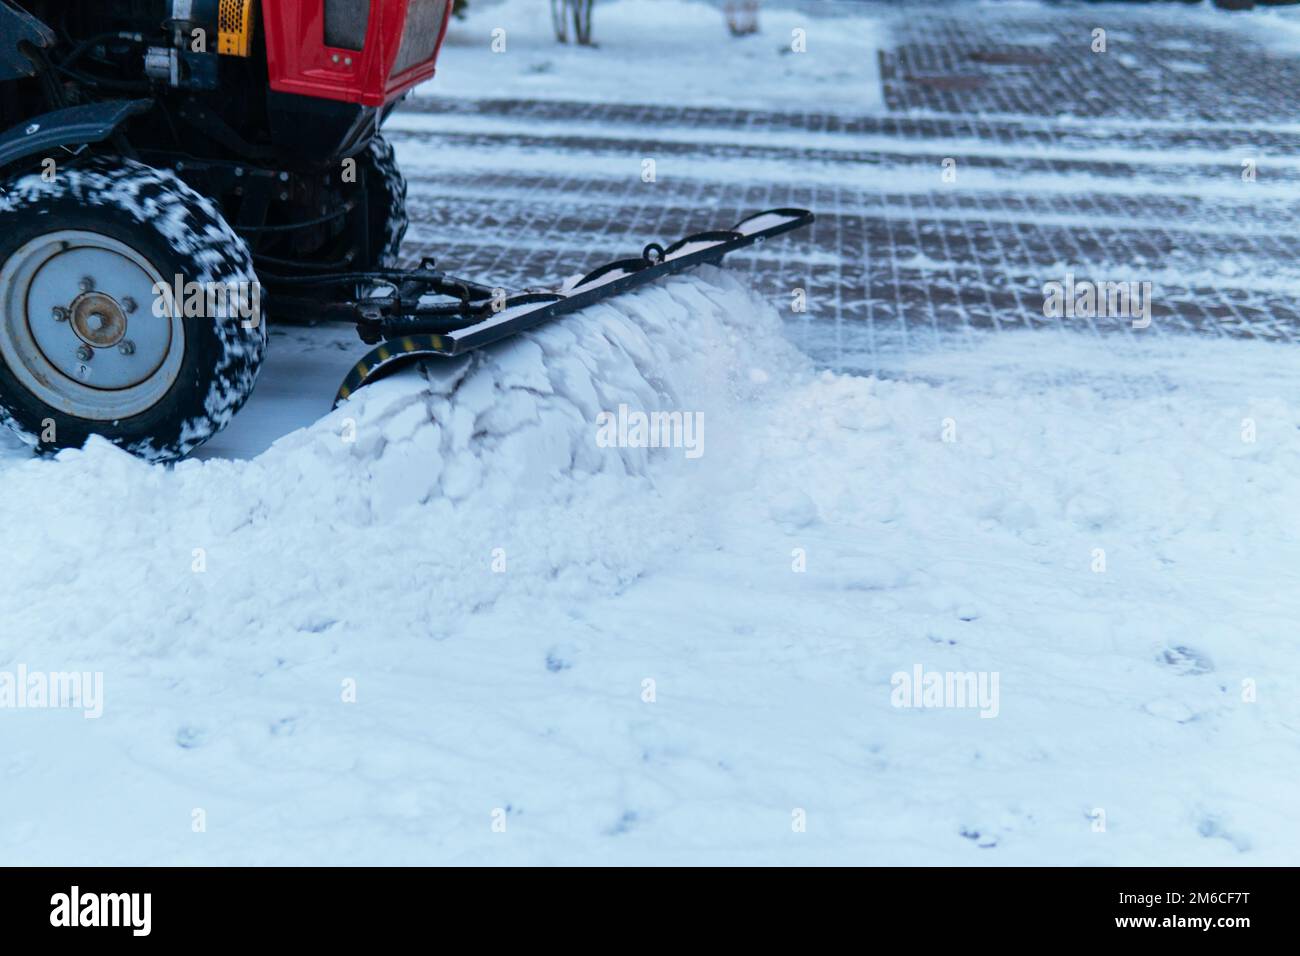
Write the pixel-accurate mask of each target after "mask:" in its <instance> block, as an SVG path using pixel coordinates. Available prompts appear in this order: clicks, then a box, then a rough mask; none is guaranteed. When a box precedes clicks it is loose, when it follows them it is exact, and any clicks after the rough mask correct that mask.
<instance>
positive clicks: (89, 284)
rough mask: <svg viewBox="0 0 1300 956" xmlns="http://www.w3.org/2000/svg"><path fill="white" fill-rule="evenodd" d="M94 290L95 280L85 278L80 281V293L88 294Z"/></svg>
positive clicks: (88, 277)
mask: <svg viewBox="0 0 1300 956" xmlns="http://www.w3.org/2000/svg"><path fill="white" fill-rule="evenodd" d="M94 288H95V280H94V279H93V278H92V277H91V276H86V277H85V278H84V279H82V280H81V291H82V292H90V291H92V290H93V289H94Z"/></svg>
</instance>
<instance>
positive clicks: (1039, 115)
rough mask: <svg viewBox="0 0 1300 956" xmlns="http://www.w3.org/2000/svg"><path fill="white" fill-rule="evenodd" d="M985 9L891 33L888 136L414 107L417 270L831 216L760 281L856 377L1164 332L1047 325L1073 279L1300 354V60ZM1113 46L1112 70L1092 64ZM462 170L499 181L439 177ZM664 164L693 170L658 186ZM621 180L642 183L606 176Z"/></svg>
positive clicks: (1157, 324)
mask: <svg viewBox="0 0 1300 956" xmlns="http://www.w3.org/2000/svg"><path fill="white" fill-rule="evenodd" d="M974 9H975V8H973V7H970V6H966V7H963V6H962V5H960V4H952V5H946V6H942V7H936V8H934V9H933V10H932V11H928V12H924V13H921V12H918V11H917V10H916V8H909V10H908V11H907V14H906V16H904V15H902V14H901V13H900V12H899V11H898V8H891V7H881V8H878V9H874V10H873V12H875V13H878V15H879V16H881V17H882V18H884V19H886V20H888V21H889V28H890V30H889V32H890V36H891V43H890V45H889V46H888V47H887V48H886V49H884V50H882V51H881V54H880V73H881V82H882V84H883V94H884V100H885V103H886V112H883V113H878V114H866V113H864V114H862V115H849V114H843V113H825V112H818V111H816V110H810V109H805V108H802V107H800V106H799V105H798V104H794V103H792V105H791V108H790V109H789V110H787V111H771V110H725V109H716V108H689V107H677V106H672V105H664V104H656V105H628V104H598V103H574V102H554V101H505V100H493V99H484V100H476V101H468V102H463V101H457V102H442V101H438V100H435V99H431V98H422V99H418V100H414V101H412V102H410V103H408V104H407V105H406V106H405V107H404V108H403V112H404V113H405V114H407V115H409V116H418V117H419V118H420V119H421V120H422V121H425V122H432V124H433V127H434V128H433V129H424V128H419V127H414V126H413V127H409V128H408V127H404V126H403V125H402V121H403V119H404V118H405V117H403V116H399V117H397V118H396V126H397V132H395V133H394V134H393V135H394V139H395V140H396V141H397V142H398V143H399V149H405V150H406V152H407V154H409V153H411V152H415V153H416V154H417V155H418V157H419V162H418V163H417V164H416V165H415V168H413V169H412V170H411V178H412V213H413V220H414V224H413V227H412V233H411V242H410V244H409V245H408V254H409V255H410V257H411V259H412V260H413V259H414V258H415V257H416V256H417V255H422V254H427V253H433V254H436V255H437V256H438V257H439V258H440V260H441V261H442V262H443V264H444V265H446V266H448V267H451V268H455V269H456V270H457V271H461V272H463V273H465V274H467V275H474V276H480V277H485V278H490V279H491V280H492V281H498V282H502V283H505V284H510V285H524V284H537V283H543V282H547V281H549V280H552V279H555V278H557V277H559V276H562V275H564V274H566V273H572V272H578V271H582V270H584V269H585V268H589V267H591V266H593V265H597V264H599V263H601V262H603V261H605V260H607V259H610V258H615V257H619V256H622V255H627V254H630V253H634V252H635V251H636V250H639V249H640V247H641V246H642V245H643V244H644V243H645V242H647V241H649V240H651V239H673V238H676V237H678V236H679V235H681V234H682V233H683V232H685V231H690V230H694V229H702V228H709V227H717V226H726V225H729V224H730V223H731V222H732V221H734V220H735V219H737V218H739V217H740V216H741V215H742V214H743V213H744V212H747V211H751V210H755V209H759V208H764V207H770V206H783V205H793V206H806V207H809V208H811V209H814V210H815V211H816V212H817V214H818V217H819V218H818V222H817V223H816V225H815V226H814V227H813V229H812V230H811V232H810V233H808V234H806V235H804V236H802V237H799V238H796V239H792V240H786V241H781V242H775V243H770V244H768V245H767V246H765V247H764V248H763V249H762V250H761V251H760V252H758V253H755V254H745V255H740V256H737V257H735V258H734V261H733V268H736V269H740V270H742V271H746V272H748V273H749V274H750V275H751V276H752V277H753V280H754V282H755V283H756V284H757V285H758V286H759V287H760V288H761V289H762V290H763V291H764V292H765V293H766V294H768V295H769V296H771V298H772V299H773V301H774V302H776V303H777V304H778V305H779V306H781V307H782V308H785V309H786V310H787V311H788V303H789V301H790V290H791V289H793V288H795V287H803V288H806V289H808V293H809V299H810V302H811V305H812V308H811V309H810V311H809V312H808V313H807V314H804V315H791V316H790V322H791V334H792V336H793V337H794V338H795V340H796V341H798V342H800V343H801V344H802V345H803V346H804V347H805V348H806V349H807V350H808V351H809V352H810V353H811V354H813V355H814V357H815V358H817V359H818V360H819V361H821V362H823V363H825V364H827V365H830V366H833V367H842V368H859V369H867V370H873V371H881V370H882V369H887V368H888V367H889V366H890V365H892V364H895V363H896V361H897V359H898V358H899V356H902V355H906V354H907V353H908V352H909V351H910V350H913V349H921V348H928V347H931V346H932V345H934V344H936V343H939V342H941V341H946V340H948V339H950V338H951V337H952V336H953V335H957V336H971V335H974V334H976V333H978V332H980V331H984V330H1005V329H1011V328H1057V329H1064V328H1066V327H1073V328H1079V329H1086V330H1088V331H1089V332H1091V333H1094V334H1104V333H1111V332H1113V333H1116V334H1120V335H1133V334H1138V333H1136V332H1134V331H1133V330H1132V329H1130V328H1129V323H1128V321H1127V320H1126V319H1122V318H1117V319H1111V318H1107V319H1094V320H1086V319H1048V318H1045V317H1044V316H1043V311H1042V304H1043V295H1042V286H1043V283H1044V282H1045V281H1048V280H1053V279H1055V280H1061V279H1063V278H1064V273H1065V272H1066V271H1067V270H1069V271H1073V272H1074V273H1075V274H1076V275H1077V276H1079V277H1080V278H1085V277H1086V278H1096V279H1106V280H1133V281H1139V280H1148V281H1151V282H1152V284H1153V293H1154V304H1153V324H1152V327H1151V328H1150V329H1148V330H1145V331H1143V332H1142V333H1141V334H1144V335H1165V334H1177V333H1193V334H1204V335H1230V336H1246V337H1257V338H1263V339H1271V340H1284V341H1290V340H1291V339H1292V338H1293V337H1295V334H1296V329H1297V318H1300V315H1298V313H1297V304H1296V299H1295V295H1294V290H1296V289H1298V288H1300V268H1298V267H1296V266H1295V265H1293V259H1294V255H1293V249H1294V246H1295V242H1294V240H1293V238H1292V233H1293V231H1294V229H1293V224H1294V222H1295V217H1296V214H1297V211H1298V209H1300V207H1298V206H1297V198H1298V197H1300V192H1297V191H1296V190H1295V188H1294V187H1296V186H1297V185H1300V150H1298V149H1297V147H1298V146H1300V122H1297V116H1298V115H1300V110H1297V109H1295V108H1294V107H1293V105H1292V104H1293V100H1294V97H1293V96H1292V94H1291V91H1292V90H1296V89H1300V83H1297V82H1296V81H1297V80H1300V57H1296V56H1290V55H1284V54H1281V53H1277V52H1270V51H1269V50H1267V49H1265V47H1264V46H1263V45H1262V41H1261V38H1260V36H1259V34H1258V33H1257V32H1253V31H1252V29H1248V28H1246V27H1243V26H1242V25H1241V24H1240V22H1239V21H1233V20H1230V19H1229V18H1228V15H1226V14H1219V13H1217V12H1215V11H1211V10H1199V11H1191V10H1188V8H1183V7H1171V6H1134V7H1115V6H1106V7H1097V8H1088V7H1044V8H1025V7H1010V6H1009V7H1007V8H1001V9H1000V8H997V7H991V6H987V5H985V6H981V7H979V8H978V15H977V16H976V15H972V13H973V11H974ZM1098 25H1101V26H1104V27H1105V28H1106V29H1107V31H1108V37H1107V39H1108V50H1107V52H1106V53H1104V54H1098V53H1093V52H1092V51H1091V50H1090V48H1089V43H1090V40H1091V30H1092V29H1093V27H1095V26H1098ZM440 151H443V152H447V153H448V155H449V156H453V157H454V156H466V155H471V156H477V155H482V156H484V157H486V158H491V159H493V160H494V162H491V163H487V164H485V165H484V167H483V168H479V167H478V166H477V165H475V164H472V163H471V164H468V165H467V164H464V163H461V164H459V165H458V164H457V163H456V162H454V161H453V160H451V159H449V160H448V162H447V165H445V166H440V165H439V159H438V157H439V154H440ZM643 156H653V157H656V158H657V161H659V162H660V164H661V167H662V168H663V169H665V170H666V172H665V174H664V175H663V176H661V177H660V178H659V179H658V181H657V182H655V183H654V184H646V183H643V182H641V180H640V177H639V175H637V173H639V157H643ZM947 157H952V158H955V159H956V163H957V166H956V170H957V179H956V182H944V181H943V179H942V176H941V171H942V163H943V160H944V159H945V158H947ZM1247 158H1254V159H1255V160H1256V161H1257V163H1258V166H1257V179H1256V181H1255V182H1254V183H1246V182H1243V181H1242V177H1241V171H1242V167H1241V163H1242V161H1243V159H1247ZM620 162H625V163H626V168H627V175H625V176H624V175H615V176H610V175H608V174H604V173H602V174H595V173H593V172H592V171H591V170H593V169H594V168H596V167H597V166H600V168H601V169H606V168H608V167H609V166H610V165H611V164H612V165H614V166H618V164H619V163H620ZM668 170H671V174H670V173H668V172H667V171H668Z"/></svg>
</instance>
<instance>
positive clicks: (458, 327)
mask: <svg viewBox="0 0 1300 956" xmlns="http://www.w3.org/2000/svg"><path fill="white" fill-rule="evenodd" d="M812 221H813V214H812V213H811V212H809V211H808V210H806V209H769V210H767V211H766V212H760V213H756V214H755V215H752V216H749V217H747V218H745V219H742V220H741V221H740V222H738V223H736V225H735V226H733V227H732V228H731V229H726V230H717V231H712V232H699V233H695V234H694V235H690V236H687V237H686V238H685V239H681V240H679V241H677V242H675V243H673V244H672V245H670V246H667V247H665V246H662V245H660V244H659V243H657V242H652V243H650V244H649V245H647V246H646V247H645V249H644V250H642V253H641V258H639V259H620V260H618V261H616V262H611V263H608V264H607V265H603V266H601V267H600V268H598V269H595V270H593V271H591V272H589V273H587V275H585V276H583V277H582V278H581V279H578V280H576V281H573V282H569V283H565V284H564V285H563V286H561V287H560V288H558V289H554V290H547V291H536V290H532V291H525V292H519V293H516V294H513V295H507V294H505V292H504V290H501V289H493V288H491V287H488V286H485V285H481V284H479V283H475V282H470V281H467V280H464V279H458V278H456V277H454V276H449V275H446V274H445V273H441V272H439V271H437V270H436V269H435V268H434V264H433V262H432V260H426V261H425V263H424V264H423V265H422V267H421V268H420V269H416V270H413V271H412V272H409V273H396V274H384V275H379V276H377V278H379V280H380V281H381V282H383V283H384V284H385V285H387V286H388V287H389V288H388V290H387V292H386V293H385V294H375V295H372V296H371V297H369V298H365V299H362V300H360V301H358V302H355V303H350V304H349V308H350V309H352V310H354V311H355V316H354V320H355V321H356V323H357V329H358V331H359V332H360V334H361V337H362V339H363V340H364V341H366V342H369V343H372V344H373V343H380V344H378V345H377V346H376V348H374V349H372V350H371V351H370V352H369V353H367V354H366V356H365V357H364V358H363V359H361V361H360V362H358V363H357V364H356V366H355V367H354V368H353V369H352V371H351V372H349V373H348V376H347V378H346V379H344V380H343V384H342V386H341V387H340V388H339V391H338V395H337V396H336V397H335V399H334V404H335V406H336V407H337V406H338V404H339V403H340V402H343V401H345V400H346V399H347V398H349V397H350V396H351V395H353V394H354V393H355V392H356V391H357V390H358V389H361V388H364V387H365V386H366V385H369V384H371V383H372V382H375V381H378V380H379V379H381V378H384V377H385V376H388V375H391V374H392V373H393V372H395V371H397V370H398V369H401V368H404V367H406V366H407V365H410V364H412V363H414V362H418V361H421V360H424V359H427V358H430V357H442V358H447V357H451V356H455V355H463V354H465V353H467V352H472V351H474V350H475V349H480V348H482V347H483V346H485V345H491V344H493V343H494V342H499V341H501V340H502V339H505V338H508V337H510V336H512V335H516V334H518V333H520V332H523V331H526V330H528V329H531V328H534V327H535V326H538V325H541V324H542V323H543V322H547V321H549V320H550V319H553V318H556V317H557V316H560V315H564V314H565V313H568V312H575V311H577V310H578V309H583V308H586V307H587V306H589V305H592V304H594V303H596V302H599V301H601V300H602V299H608V298H611V297H613V296H616V295H621V294H623V293H624V292H628V291H631V290H632V289H635V288H638V287H640V286H643V285H645V284H647V283H649V282H653V281H655V280H656V279H661V278H663V277H664V276H669V275H675V274H676V273H679V272H684V271H685V270H687V269H692V268H694V267H696V266H700V265H706V264H707V265H716V264H717V263H719V262H720V261H721V260H722V258H723V257H724V256H726V255H727V254H728V253H730V252H735V251H736V250H737V249H743V248H745V247H747V246H751V245H754V244H756V243H760V242H763V241H764V240H766V239H770V238H772V237H773V236H779V235H781V234H782V233H786V232H790V231H792V230H795V229H801V228H803V227H804V226H807V225H808V224H810V223H811V222H812ZM432 296H445V297H449V298H453V299H455V300H456V301H454V302H451V303H447V302H437V301H431V297H432Z"/></svg>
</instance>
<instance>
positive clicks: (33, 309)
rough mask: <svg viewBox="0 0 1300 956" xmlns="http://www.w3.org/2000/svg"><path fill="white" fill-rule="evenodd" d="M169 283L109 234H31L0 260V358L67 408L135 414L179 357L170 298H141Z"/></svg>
mask: <svg viewBox="0 0 1300 956" xmlns="http://www.w3.org/2000/svg"><path fill="white" fill-rule="evenodd" d="M173 284H174V277H173V278H172V279H166V280H165V279H164V278H163V276H162V275H161V274H160V272H159V271H158V269H157V268H156V267H155V266H154V265H153V264H152V263H151V262H150V261H149V259H148V258H146V257H145V255H144V254H143V253H141V252H140V251H139V250H137V249H135V248H133V247H132V246H130V245H128V244H127V243H125V242H122V241H121V240H118V239H115V238H113V237H111V236H106V235H103V234H100V233H94V232H89V231H85V230H62V231H59V232H53V233H49V234H47V235H44V236H39V237H37V238H35V239H33V240H31V241H30V242H28V243H26V244H25V245H23V246H22V247H20V248H19V249H17V250H15V251H14V252H13V253H12V254H11V255H10V257H9V259H8V260H7V261H5V262H4V263H3V265H2V267H0V359H3V360H4V361H5V362H6V363H7V364H8V366H9V367H10V368H11V369H12V370H13V371H14V374H15V375H17V376H18V378H19V379H20V380H21V381H22V382H23V384H24V385H25V386H26V387H27V388H28V389H29V390H30V391H31V392H32V393H34V394H35V395H37V396H38V397H39V398H40V399H41V400H42V401H44V402H45V403H46V404H48V405H51V406H53V407H55V408H58V409H60V410H62V411H64V412H66V413H67V414H69V415H73V416H76V417H78V418H84V419H91V420H97V421H114V420H117V419H121V418H129V417H131V416H132V415H137V414H140V413H141V412H143V411H145V410H146V409H148V408H150V407H152V406H153V405H154V404H156V403H157V402H158V401H159V400H160V399H161V398H162V397H163V396H164V395H166V394H167V392H168V390H169V389H170V388H171V386H172V385H173V384H174V383H175V381H176V379H177V376H178V375H179V373H180V368H181V363H182V361H183V359H184V354H185V327H184V323H183V321H182V319H181V315H180V314H179V310H178V308H177V304H176V303H171V302H170V301H168V302H166V304H165V307H159V306H160V305H162V303H159V305H156V306H155V307H153V308H150V307H149V306H148V305H143V304H145V303H154V302H155V301H156V300H157V298H158V297H157V296H156V295H155V290H156V289H158V288H160V287H161V288H171V287H172V285H173ZM160 313H161V314H160Z"/></svg>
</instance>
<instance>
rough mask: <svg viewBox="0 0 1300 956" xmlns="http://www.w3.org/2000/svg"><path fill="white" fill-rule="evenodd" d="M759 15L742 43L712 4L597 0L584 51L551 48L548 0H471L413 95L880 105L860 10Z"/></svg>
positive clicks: (875, 39) (871, 43) (878, 32)
mask: <svg viewBox="0 0 1300 956" xmlns="http://www.w3.org/2000/svg"><path fill="white" fill-rule="evenodd" d="M759 20H760V25H761V27H762V31H761V32H760V33H757V34H752V35H750V36H746V37H739V38H738V37H732V36H731V35H730V34H729V33H728V31H727V26H726V19H725V17H724V16H723V11H722V9H721V8H720V7H718V6H713V5H711V4H707V3H698V2H687V0H618V2H616V3H604V2H602V3H599V4H597V5H596V10H595V15H594V18H593V30H592V34H593V39H594V40H595V43H596V46H595V48H591V47H579V46H577V45H576V44H574V43H573V42H572V40H570V42H569V43H568V44H560V43H557V42H556V40H555V33H554V31H553V29H552V26H551V17H550V9H549V7H548V5H547V4H545V3H537V2H534V0H505V2H503V3H496V4H492V3H474V4H472V5H471V7H470V12H469V16H468V18H467V19H466V20H465V21H464V22H460V21H455V20H453V21H452V25H451V28H450V30H449V31H448V33H447V40H446V43H445V45H444V46H443V50H442V54H441V56H440V58H439V61H438V75H437V77H436V78H435V79H434V80H433V81H432V82H431V83H429V84H427V85H426V86H424V87H422V88H421V90H420V92H421V94H423V95H426V96H435V97H439V98H444V99H448V100H472V99H489V98H495V97H506V98H511V97H521V98H537V99H577V100H582V101H584V102H590V101H592V100H598V101H605V102H623V101H627V102H633V103H674V104H682V105H690V106H745V107H751V108H758V107H763V106H769V107H774V108H788V107H789V105H790V102H791V99H792V96H793V95H794V94H793V93H792V90H798V91H799V92H798V96H799V97H801V98H810V99H811V101H815V102H816V103H817V106H818V108H819V109H835V108H837V107H842V108H845V109H850V110H853V111H854V112H855V113H857V112H860V111H862V110H870V109H874V108H876V107H878V106H879V104H880V102H881V100H880V95H881V94H880V83H879V76H878V67H877V63H876V53H875V51H876V49H877V48H878V47H879V46H880V45H881V36H882V27H881V25H880V24H879V23H878V22H877V21H875V20H871V19H868V18H866V17H864V16H862V15H861V13H860V11H858V10H855V11H854V14H853V15H852V16H847V15H837V16H833V17H828V16H826V15H825V13H823V12H819V13H818V14H816V15H812V14H809V13H807V12H804V11H796V10H790V9H766V10H763V11H762V12H761V14H760V18H759ZM494 43H495V49H494ZM503 45H504V48H502V46H503ZM796 47H798V48H799V51H798V52H796ZM615 77H616V78H615Z"/></svg>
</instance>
